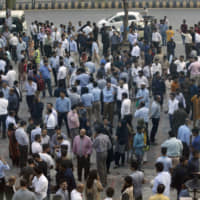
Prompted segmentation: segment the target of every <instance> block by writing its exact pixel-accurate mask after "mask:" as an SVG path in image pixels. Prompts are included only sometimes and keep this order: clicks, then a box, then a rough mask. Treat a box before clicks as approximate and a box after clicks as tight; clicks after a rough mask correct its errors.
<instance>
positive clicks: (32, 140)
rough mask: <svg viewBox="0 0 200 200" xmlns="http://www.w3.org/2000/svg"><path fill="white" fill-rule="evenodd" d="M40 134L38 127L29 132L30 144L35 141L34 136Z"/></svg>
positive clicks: (40, 130)
mask: <svg viewBox="0 0 200 200" xmlns="http://www.w3.org/2000/svg"><path fill="white" fill-rule="evenodd" d="M41 134H42V129H41V128H40V127H36V128H34V129H33V130H32V131H31V142H34V141H35V136H36V135H41Z"/></svg>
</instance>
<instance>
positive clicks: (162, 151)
mask: <svg viewBox="0 0 200 200" xmlns="http://www.w3.org/2000/svg"><path fill="white" fill-rule="evenodd" d="M161 153H162V155H163V156H166V154H167V147H162V148H161Z"/></svg>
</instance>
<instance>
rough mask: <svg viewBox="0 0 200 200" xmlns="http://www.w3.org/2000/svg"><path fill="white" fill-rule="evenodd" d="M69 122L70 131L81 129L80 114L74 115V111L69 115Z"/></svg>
mask: <svg viewBox="0 0 200 200" xmlns="http://www.w3.org/2000/svg"><path fill="white" fill-rule="evenodd" d="M67 121H68V126H69V129H72V128H79V126H80V123H79V117H78V114H77V113H74V112H73V111H72V110H71V111H70V112H69V113H68V115H67Z"/></svg>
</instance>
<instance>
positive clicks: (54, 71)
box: [52, 68, 57, 86]
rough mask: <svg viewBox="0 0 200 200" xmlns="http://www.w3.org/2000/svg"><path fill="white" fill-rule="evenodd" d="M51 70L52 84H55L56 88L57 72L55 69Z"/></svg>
mask: <svg viewBox="0 0 200 200" xmlns="http://www.w3.org/2000/svg"><path fill="white" fill-rule="evenodd" d="M52 70H53V77H54V82H55V85H56V86H57V70H56V69H55V68H52Z"/></svg>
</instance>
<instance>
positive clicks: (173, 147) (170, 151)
mask: <svg viewBox="0 0 200 200" xmlns="http://www.w3.org/2000/svg"><path fill="white" fill-rule="evenodd" d="M161 147H166V148H167V156H169V157H179V156H181V155H182V151H183V144H182V142H181V141H180V140H179V139H176V138H175V137H172V138H170V139H168V140H166V141H165V142H164V143H162V145H161Z"/></svg>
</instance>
